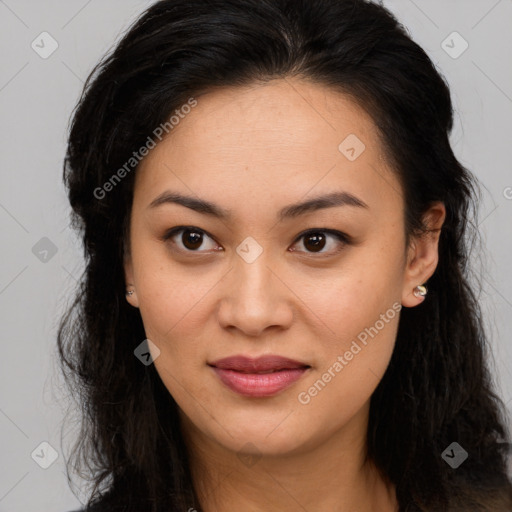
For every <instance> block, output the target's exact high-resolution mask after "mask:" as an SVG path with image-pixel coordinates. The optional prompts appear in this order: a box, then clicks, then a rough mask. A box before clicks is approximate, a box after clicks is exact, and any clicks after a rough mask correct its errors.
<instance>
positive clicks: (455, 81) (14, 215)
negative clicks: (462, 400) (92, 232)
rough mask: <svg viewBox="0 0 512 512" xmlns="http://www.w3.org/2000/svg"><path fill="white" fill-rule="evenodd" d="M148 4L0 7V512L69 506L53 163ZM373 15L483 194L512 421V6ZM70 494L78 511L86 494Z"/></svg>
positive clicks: (480, 0)
mask: <svg viewBox="0 0 512 512" xmlns="http://www.w3.org/2000/svg"><path fill="white" fill-rule="evenodd" d="M151 3H152V2H150V1H142V0H138V1H137V0H110V1H108V2H99V1H98V0H89V1H84V0H68V1H66V2H64V1H61V2H57V1H48V0H46V1H35V0H34V1H29V0H5V1H3V0H0V39H1V46H2V58H1V59H2V66H1V68H0V109H1V123H2V127H1V134H2V137H1V141H0V144H1V151H0V155H1V159H2V166H1V175H0V176H1V188H0V228H1V236H2V265H1V267H0V311H1V320H2V325H3V326H4V330H3V342H2V357H1V365H2V366H1V373H0V383H1V387H0V434H1V436H0V460H1V464H0V512H7V511H9V512H21V511H23V512H36V511H37V512H41V511H49V512H61V511H67V510H71V509H73V508H77V507H78V506H80V501H79V499H77V497H75V496H74V495H73V494H72V492H71V490H70V489H69V486H68V483H67V480H66V476H65V470H64V456H65V455H66V453H68V452H69V446H70V442H71V441H72V440H73V439H74V435H75V434H74V430H73V428H72V424H71V427H70V428H68V429H67V430H66V431H65V432H64V436H63V437H61V424H62V420H63V418H64V414H65V412H66V410H67V409H66V408H67V405H68V401H67V399H66V390H65V388H64V387H63V385H62V378H61V377H60V374H59V371H58V366H57V362H56V361H57V360H56V352H55V334H56V328H57V324H58V320H59V317H60V314H61V313H62V311H63V310H64V308H65V306H66V304H67V302H68V300H69V299H70V297H71V294H72V292H73V290H74V286H75V285H76V279H77V278H78V277H79V276H80V274H81V271H82V268H83V263H82V252H81V247H80V244H79V241H78V240H77V238H76V237H75V235H74V233H72V232H71V230H70V229H69V227H68V213H69V208H68V204H67V200H66V196H65V192H64V188H63V185H62V183H61V169H62V159H63V156H64V151H65V143H66V133H67V128H68V120H69V117H70V115H71V111H72V109H73V107H74V105H75V103H76V101H77V99H78V97H79V94H80V91H81V88H82V85H83V81H84V79H85V78H86V77H87V75H88V73H89V71H90V70H91V69H92V67H93V65H94V64H95V63H96V62H97V61H98V60H99V58H100V57H101V56H102V55H103V54H104V53H105V52H106V51H107V50H108V49H109V48H110V47H111V45H112V44H113V43H115V42H116V41H118V40H119V36H120V34H121V32H123V31H124V30H125V29H126V28H128V26H129V25H130V23H131V22H132V21H133V20H134V19H135V18H136V17H137V16H138V15H139V14H140V13H141V12H142V11H143V10H144V9H145V8H146V7H148V6H149V5H150V4H151ZM383 3H384V5H386V6H387V7H389V8H390V9H391V10H392V11H393V12H394V13H395V14H396V15H397V17H398V19H399V20H400V21H401V22H402V23H403V24H404V26H405V27H406V28H407V29H408V30H409V32H410V34H411V36H412V37H413V39H415V40H416V41H417V42H418V43H419V44H420V45H421V46H422V47H423V48H424V49H425V50H426V52H427V53H428V54H429V56H430V57H431V58H432V60H433V61H434V63H435V64H436V66H437V67H438V69H439V70H440V71H441V73H442V74H443V75H444V76H445V77H446V79H447V81H448V83H449V85H450V87H451V90H452V98H453V101H454V106H455V110H456V113H455V129H454V132H453V134H452V139H451V140H452V144H453V147H454V150H455V153H456V155H457V157H458V158H459V159H460V161H461V162H462V164H463V165H464V166H466V167H468V168H469V169H470V170H472V171H473V172H474V173H475V174H476V176H477V177H478V178H479V179H480V181H481V182H482V183H483V185H484V188H483V192H484V198H483V201H482V203H481V209H480V219H479V229H480V231H481V233H482V236H483V240H484V248H485V249H486V251H485V253H484V254H483V255H481V256H482V258H483V261H484V265H485V267H484V270H485V273H484V274H483V281H482V282H483V293H482V294H481V296H480V299H481V304H482V307H483V312H484V314H485V316H486V324H487V328H488V332H489V334H490V336H491V338H492V348H493V353H494V357H493V360H492V363H491V364H492V367H493V370H494V373H495V376H496V382H497V385H498V390H499V392H500V394H501V396H502V397H503V399H504V401H505V402H507V403H508V408H509V411H510V410H511V408H512V370H511V367H512V364H511V363H512V349H511V343H510V339H511V335H510V332H511V330H512V279H511V276H510V270H509V261H510V253H511V250H512V229H511V218H512V164H511V162H512V144H511V135H512V133H511V132H512V130H511V125H510V123H511V120H512V59H511V53H512V30H511V28H512V2H511V0H499V1H497V0H472V1H470V0H459V1H454V0H452V1H446V0H428V2H427V1H426V0H414V1H413V0H393V1H391V0H389V1H384V2H383ZM44 31H46V32H48V33H49V34H51V36H52V37H53V38H54V39H55V40H56V41H57V43H58V48H57V50H56V51H55V52H54V53H53V54H52V55H50V56H49V57H48V58H46V59H43V58H42V57H41V56H40V55H39V54H38V53H36V51H34V50H33V49H32V47H31V44H32V41H34V40H35V41H36V43H38V44H39V45H40V47H42V46H43V44H44V48H41V49H40V50H39V51H43V50H44V51H47V50H48V49H49V48H51V46H50V42H49V40H48V39H45V42H44V43H41V38H40V37H39V35H40V34H41V33H42V32H44ZM454 31H456V32H458V33H459V34H460V35H461V36H462V38H464V40H466V41H467V43H468V44H469V47H468V48H467V50H466V51H465V52H464V53H462V54H461V55H459V56H457V54H458V53H460V51H461V50H462V49H463V46H462V45H463V44H464V43H463V40H462V39H460V38H458V36H453V35H451V34H452V33H453V32H454ZM443 41H446V42H445V43H443ZM449 53H451V54H452V55H449ZM454 56H456V57H457V58H454ZM433 150H435V148H433ZM45 237H46V238H47V239H48V240H46V239H44V240H43V241H41V239H43V238H45ZM34 247H35V248H34ZM45 250H47V251H48V252H47V253H45V252H44V251H45ZM55 251H56V252H55ZM53 253H54V254H53ZM475 264H476V267H475V270H476V271H477V272H479V270H480V266H479V265H478V261H475ZM45 441H46V442H48V443H50V445H51V446H52V447H53V448H54V449H55V450H56V452H57V453H58V458H57V459H56V461H55V462H54V463H53V464H52V465H50V466H49V467H48V468H47V469H43V468H42V467H40V465H39V464H38V463H36V460H37V461H38V462H39V463H40V464H44V462H45V461H46V463H49V462H51V452H50V451H48V448H44V446H43V448H40V447H39V445H40V444H41V443H42V442H45ZM36 448H37V450H36ZM34 450H36V451H35V452H34ZM33 452H34V453H35V454H34V459H33V458H32V457H31V454H32V453H33ZM77 492H78V497H79V498H80V499H81V500H84V498H85V496H84V495H83V491H80V489H77Z"/></svg>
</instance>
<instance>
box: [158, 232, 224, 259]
mask: <svg viewBox="0 0 512 512" xmlns="http://www.w3.org/2000/svg"><path fill="white" fill-rule="evenodd" d="M178 235H179V236H178ZM205 237H207V238H209V239H210V240H213V238H211V237H210V235H208V234H207V233H206V232H205V231H203V230H202V229H199V228H196V227H194V226H176V227H174V228H172V229H170V230H168V231H167V232H166V233H165V235H164V236H163V238H162V239H163V240H165V241H170V242H171V243H172V244H173V245H175V246H177V250H178V251H181V252H199V253H201V252H204V251H198V249H199V248H200V247H201V245H202V244H203V243H204V239H205ZM174 239H176V240H174ZM215 247H218V246H214V248H213V249H210V250H214V251H215V250H218V249H215Z"/></svg>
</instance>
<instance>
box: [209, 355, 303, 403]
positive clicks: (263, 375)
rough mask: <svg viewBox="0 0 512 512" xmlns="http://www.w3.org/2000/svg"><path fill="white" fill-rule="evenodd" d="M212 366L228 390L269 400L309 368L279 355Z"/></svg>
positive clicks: (223, 361) (239, 358)
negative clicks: (268, 397)
mask: <svg viewBox="0 0 512 512" xmlns="http://www.w3.org/2000/svg"><path fill="white" fill-rule="evenodd" d="M209 366H211V367H212V368H213V370H214V371H215V373H216V374H217V376H218V377H219V378H220V380H221V381H222V382H223V383H224V384H225V385H226V386H227V387H228V388H229V389H231V390H232V391H235V392H236V393H239V394H241V395H245V396H250V397H266V396H271V395H274V394H276V393H278V392H280V391H283V390H284V389H286V388H287V387H289V386H291V385H292V384H293V383H294V382H296V381H297V380H298V379H300V378H301V377H302V375H303V374H304V373H305V372H306V371H307V370H308V369H309V368H310V365H308V364H306V363H303V362H301V361H296V360H293V359H289V358H286V357H281V356H277V355H266V356H262V357H259V358H256V359H252V358H249V357H245V356H232V357H227V358H224V359H219V360H218V361H215V362H213V363H210V364H209Z"/></svg>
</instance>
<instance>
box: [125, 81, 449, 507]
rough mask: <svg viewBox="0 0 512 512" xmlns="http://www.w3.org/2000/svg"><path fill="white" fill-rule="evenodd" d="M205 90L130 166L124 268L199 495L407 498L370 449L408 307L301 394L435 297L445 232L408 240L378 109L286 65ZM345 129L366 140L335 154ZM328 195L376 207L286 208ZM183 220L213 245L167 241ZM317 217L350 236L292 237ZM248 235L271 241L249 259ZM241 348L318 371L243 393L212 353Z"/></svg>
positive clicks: (303, 500) (292, 502)
mask: <svg viewBox="0 0 512 512" xmlns="http://www.w3.org/2000/svg"><path fill="white" fill-rule="evenodd" d="M197 100H198V104H197V106H196V107H195V108H193V109H192V111H191V112H190V113H189V114H188V115H187V116H185V117H184V119H182V120H181V121H180V123H179V125H177V126H176V127H175V128H174V129H173V130H172V131H171V132H170V134H169V136H168V137H167V138H165V139H163V140H162V142H160V143H159V144H158V145H157V146H156V147H155V148H154V149H153V150H151V151H150V153H149V154H148V156H147V157H146V158H145V159H144V160H143V161H142V162H141V164H140V166H139V168H138V170H137V175H136V182H135V190H134V197H133V208H132V215H131V224H130V244H129V252H128V253H127V254H126V260H125V276H126V283H127V287H128V289H133V290H134V293H133V295H131V296H128V297H127V300H128V301H129V302H130V304H131V305H132V306H134V307H136V308H139V309H140V313H141V316H142V319H143V323H144V327H145V330H146V335H147V338H149V339H150V340H151V341H152V342H153V343H154V344H155V345H156V346H157V347H158V349H159V350H160V354H159V356H158V357H156V359H155V361H154V364H155V366H156V369H157V371H158V374H159V375H160V377H161V379H162V381H163V383H164V384H165V386H166V388H167V389H168V390H169V393H171V394H172V396H173V397H174V399H175V400H176V402H177V404H178V406H179V412H180V418H181V424H182V430H183V432H184V435H185V439H186V444H187V448H188V450H189V454H190V463H191V470H192V475H193V478H194V482H195V485H196V487H197V491H198V494H199V497H200V501H201V505H202V507H203V508H204V510H205V511H206V512H214V511H222V510H228V507H229V509H231V510H247V511H254V512H259V511H261V512H262V511H265V512H269V511H270V512H273V511H276V512H277V511H280V512H282V511H292V510H293V511H296V510H330V511H340V512H341V511H350V512H355V511H357V512H370V511H373V510H379V511H383V512H388V511H389V512H391V511H395V510H398V509H397V502H396V497H395V489H394V487H393V485H392V484H391V483H390V482H388V481H387V479H386V478H384V477H383V476H381V475H380V474H379V473H378V472H377V471H376V469H375V467H374V466H373V465H372V464H371V462H365V458H364V451H365V447H366V441H365V436H366V431H367V425H368V412H369V401H370V397H371V395H372V393H373V391H374V390H375V388H376V387H377V385H378V383H379V381H380V379H381V378H382V376H383V374H384V372H385V370H386V367H387V365H388V363H389V360H390V358H391V355H392V352H393V349H394V344H395V339H396V333H397V328H398V320H399V314H400V313H399V312H398V313H396V314H395V315H394V318H392V319H389V318H388V321H387V322H386V323H385V324H384V327H383V328H381V329H380V330H379V331H378V333H377V334H376V335H374V337H373V338H371V337H370V338H369V341H368V343H367V345H365V346H362V345H361V343H359V345H360V346H362V349H361V350H360V351H359V352H358V353H357V355H354V356H353V358H352V360H350V361H346V362H347V363H348V364H347V365H346V366H344V367H343V369H342V370H341V371H339V372H334V374H335V377H332V378H331V380H330V382H328V383H327V384H326V385H325V387H323V388H322V389H321V391H319V392H318V393H317V394H316V396H313V397H311V399H310V401H309V403H307V404H304V403H301V402H300V401H299V400H298V395H299V393H301V392H307V391H308V389H309V388H311V386H313V385H314V383H315V382H317V381H318V379H321V378H322V375H323V374H324V373H325V372H326V371H327V370H328V369H329V368H330V367H331V368H332V366H333V364H334V363H335V362H336V361H337V360H338V359H337V358H338V356H343V355H344V354H345V353H346V352H347V351H348V350H349V349H350V346H351V344H352V342H353V341H354V340H357V336H358V334H359V333H361V332H364V331H365V328H370V327H371V326H375V325H376V322H377V320H379V318H381V317H380V315H382V314H386V312H389V311H390V310H392V309H393V308H392V306H393V304H397V305H402V306H403V307H416V306H417V305H418V304H420V303H421V302H422V301H423V300H425V299H423V298H421V297H416V296H414V294H413V290H414V287H415V286H416V285H418V284H424V283H426V282H427V280H428V278H429V277H430V276H431V275H432V274H433V273H434V270H435V268H436V266H437V263H438V239H439V231H435V232H434V233H432V234H430V235H429V236H424V237H421V238H413V239H412V240H411V243H410V245H409V246H408V247H406V245H405V236H404V202H403V197H402V190H401V186H400V183H399V182H398V181H397V178H396V177H395V175H394V173H393V172H392V170H391V169H390V168H389V167H388V166H387V164H386V160H385V158H384V153H383V149H382V146H381V143H380V140H379V137H378V133H377V130H376V127H375V125H374V123H373V121H372V119H371V117H369V115H368V114H367V113H366V112H365V111H364V110H363V109H361V108H360V107H359V106H358V105H357V104H356V103H354V102H353V101H352V100H351V99H350V98H349V97H348V96H345V95H343V94H342V93H340V92H338V91H334V90H332V89H329V88H327V87H325V86H322V85H319V84H313V83H310V82H307V81H305V80H300V79H298V78H295V79H291V78H286V79H278V80H274V81H272V82H269V83H267V84H263V85H261V84H252V85H251V86H245V87H243V88H241V87H237V88H221V89H217V90H214V91H210V92H208V93H207V94H205V95H202V96H199V97H197ZM349 134H355V135H356V136H357V137H358V138H359V139H360V140H361V141H362V142H363V143H364V144H365V149H364V151H363V152H362V153H361V154H360V155H359V156H358V157H357V158H356V159H355V160H353V161H350V160H349V159H348V158H347V157H346V156H345V155H344V154H343V153H342V152H340V150H339V149H338V146H339V145H340V143H341V142H342V141H343V140H344V139H345V138H346V137H347V136H348V135H349ZM166 190H172V191H175V192H179V193H182V194H186V195H191V196H193V197H195V198H201V199H204V200H208V201H210V202H213V203H215V204H217V205H218V206H220V207H222V208H224V209H229V210H231V211H232V218H231V219H224V220H219V219H216V218H214V217H212V216H209V215H205V214H202V213H199V212H195V211H193V210H192V209H189V208H187V207H184V206H182V205H177V204H171V203H167V204H163V205H161V206H159V207H156V208H150V207H149V205H150V203H151V202H152V201H153V200H154V199H155V198H156V197H157V196H158V195H159V194H161V193H162V192H164V191H166ZM333 191H347V192H350V193H351V194H353V195H355V196H357V197H358V198H359V199H361V200H362V201H364V202H365V203H366V204H367V205H368V208H367V209H366V208H356V207H353V206H347V205H345V206H336V207H330V208H325V209H321V210H317V211H312V212H309V213H306V214H303V215H301V216H297V217H295V218H291V219H287V220H279V219H278V218H277V212H278V211H279V210H280V209H281V208H283V207H284V206H287V205H289V204H293V203H297V202H301V201H304V200H307V199H311V198H313V197H315V196H317V195H321V194H325V193H330V192H333ZM445 214H446V212H445V208H444V205H443V204H442V203H436V204H434V205H432V207H431V209H430V210H429V211H428V212H427V213H426V215H425V221H426V223H427V224H428V226H429V227H430V229H432V230H439V229H440V228H441V226H442V223H443V221H444V218H445ZM176 226H194V227H195V228H198V229H200V230H203V232H205V233H204V234H203V243H202V245H201V244H200V243H197V244H196V245H195V246H194V244H193V243H190V238H188V239H185V243H187V245H183V237H182V235H183V233H178V234H177V235H175V236H174V237H173V238H172V239H171V240H167V241H163V240H162V238H163V237H164V235H165V232H166V231H167V230H169V229H170V228H173V227H176ZM311 228H315V229H317V231H322V228H323V229H326V228H330V229H334V230H339V231H341V232H342V233H346V234H348V235H350V237H352V243H348V244H345V243H343V242H340V241H338V240H337V239H336V238H335V237H334V236H332V235H330V234H329V233H325V232H323V233H324V237H326V238H325V245H323V246H320V248H319V249H318V251H320V252H315V248H314V247H315V246H314V244H312V243H311V239H308V238H307V237H302V238H298V237H299V235H301V234H302V233H303V232H304V231H305V230H306V229H311ZM200 233H201V232H200ZM249 236H250V237H252V238H253V239H254V240H256V242H257V243H258V244H259V246H260V247H261V248H262V249H263V252H262V253H261V254H260V255H259V256H258V257H257V258H256V259H255V260H254V261H253V262H251V263H248V262H247V261H246V260H244V259H243V258H242V257H241V256H240V255H239V254H238V253H237V251H236V249H237V247H239V246H240V244H241V243H242V241H244V240H245V239H246V238H247V237H249ZM187 240H188V242H187ZM191 247H192V248H191ZM194 247H197V249H196V252H194ZM216 248H217V249H221V250H219V251H216V250H215V249H216ZM198 251H199V254H197V252H198ZM337 251H338V252H337ZM427 300H428V299H427ZM390 316H391V315H390V314H389V313H388V317H390ZM237 354H244V355H247V356H250V357H258V356H260V355H263V354H278V355H281V356H285V357H289V358H292V359H296V360H299V361H302V362H305V363H306V364H309V365H310V366H311V368H310V370H308V371H307V372H306V374H305V375H304V376H303V377H302V378H301V379H300V380H299V381H298V382H296V383H294V384H293V385H292V386H291V387H289V388H288V389H286V390H284V391H282V392H280V393H278V394H277V395H274V396H272V397H266V398H249V397H244V396H241V395H238V394H236V393H235V392H233V391H231V390H230V389H228V388H227V387H226V386H225V385H224V384H223V383H222V382H221V381H220V380H219V378H218V377H217V376H216V374H215V373H214V372H213V371H212V369H211V368H210V367H209V366H208V365H207V363H208V362H213V361H215V360H217V359H220V358H223V357H227V356H231V355H237ZM331 374H332V369H331Z"/></svg>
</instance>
